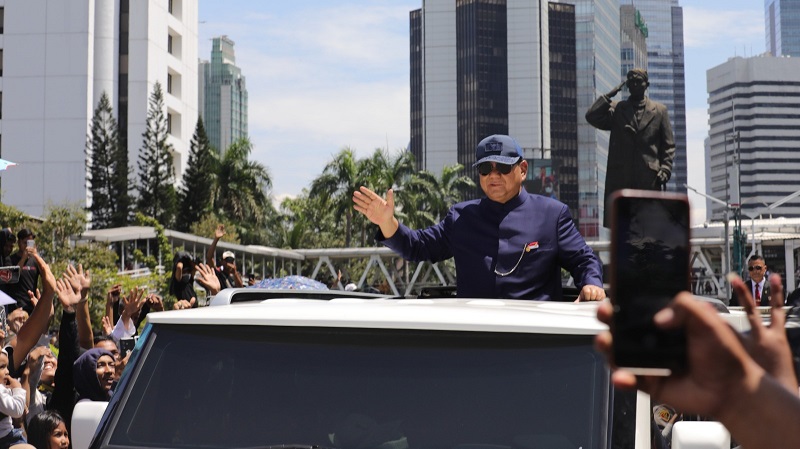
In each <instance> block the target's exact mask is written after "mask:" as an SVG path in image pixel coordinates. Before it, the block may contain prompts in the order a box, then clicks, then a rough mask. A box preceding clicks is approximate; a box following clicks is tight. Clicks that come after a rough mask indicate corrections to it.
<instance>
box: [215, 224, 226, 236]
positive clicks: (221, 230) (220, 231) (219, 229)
mask: <svg viewBox="0 0 800 449" xmlns="http://www.w3.org/2000/svg"><path fill="white" fill-rule="evenodd" d="M224 236H225V225H221V224H219V225H217V229H216V230H215V231H214V238H215V239H217V240H219V239H221V238H222V237H224Z"/></svg>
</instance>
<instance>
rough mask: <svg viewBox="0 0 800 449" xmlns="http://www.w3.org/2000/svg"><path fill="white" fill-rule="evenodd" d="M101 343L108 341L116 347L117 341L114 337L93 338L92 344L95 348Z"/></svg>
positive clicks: (97, 336) (99, 336)
mask: <svg viewBox="0 0 800 449" xmlns="http://www.w3.org/2000/svg"><path fill="white" fill-rule="evenodd" d="M101 341H110V342H111V343H114V346H117V341H116V340H114V337H112V336H111V335H95V336H94V344H95V346H97V344H98V343H100V342H101Z"/></svg>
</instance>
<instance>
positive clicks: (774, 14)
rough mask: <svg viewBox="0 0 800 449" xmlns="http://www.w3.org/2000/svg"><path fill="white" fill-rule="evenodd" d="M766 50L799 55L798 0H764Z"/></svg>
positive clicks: (778, 53)
mask: <svg viewBox="0 0 800 449" xmlns="http://www.w3.org/2000/svg"><path fill="white" fill-rule="evenodd" d="M764 9H765V12H766V25H767V27H766V29H767V51H769V52H770V54H772V55H773V56H794V57H797V56H800V0H766V1H765V2H764Z"/></svg>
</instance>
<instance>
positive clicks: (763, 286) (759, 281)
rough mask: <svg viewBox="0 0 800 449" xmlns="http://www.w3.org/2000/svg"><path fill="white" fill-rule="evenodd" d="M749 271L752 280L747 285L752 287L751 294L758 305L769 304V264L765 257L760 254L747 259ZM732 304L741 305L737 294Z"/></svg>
mask: <svg viewBox="0 0 800 449" xmlns="http://www.w3.org/2000/svg"><path fill="white" fill-rule="evenodd" d="M747 272H748V273H750V280H749V281H747V282H745V285H747V288H749V289H750V294H751V295H753V300H754V301H755V303H756V306H768V305H769V281H767V279H766V273H767V264H766V262H764V258H763V257H761V256H759V255H758V254H756V255H754V256H753V257H751V258H750V260H748V261H747ZM731 305H732V306H738V305H741V304H740V303H739V298H737V297H736V295H734V296H733V298H732V299H731Z"/></svg>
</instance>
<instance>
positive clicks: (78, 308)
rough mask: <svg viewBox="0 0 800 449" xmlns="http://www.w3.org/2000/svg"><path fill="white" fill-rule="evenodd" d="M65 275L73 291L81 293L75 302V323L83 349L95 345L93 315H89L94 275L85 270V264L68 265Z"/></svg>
mask: <svg viewBox="0 0 800 449" xmlns="http://www.w3.org/2000/svg"><path fill="white" fill-rule="evenodd" d="M64 277H65V278H66V279H67V280H68V281H69V284H70V286H71V287H72V291H73V292H75V293H76V294H78V295H80V300H78V303H77V304H75V323H76V324H77V326H78V343H79V344H80V347H81V348H83V349H92V348H93V347H94V333H93V332H92V317H91V316H90V315H89V287H91V286H92V275H91V274H90V273H89V270H86V271H85V272H84V271H83V264H78V268H77V269H76V268H75V267H74V266H73V265H68V266H67V271H66V272H65V273H64Z"/></svg>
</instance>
